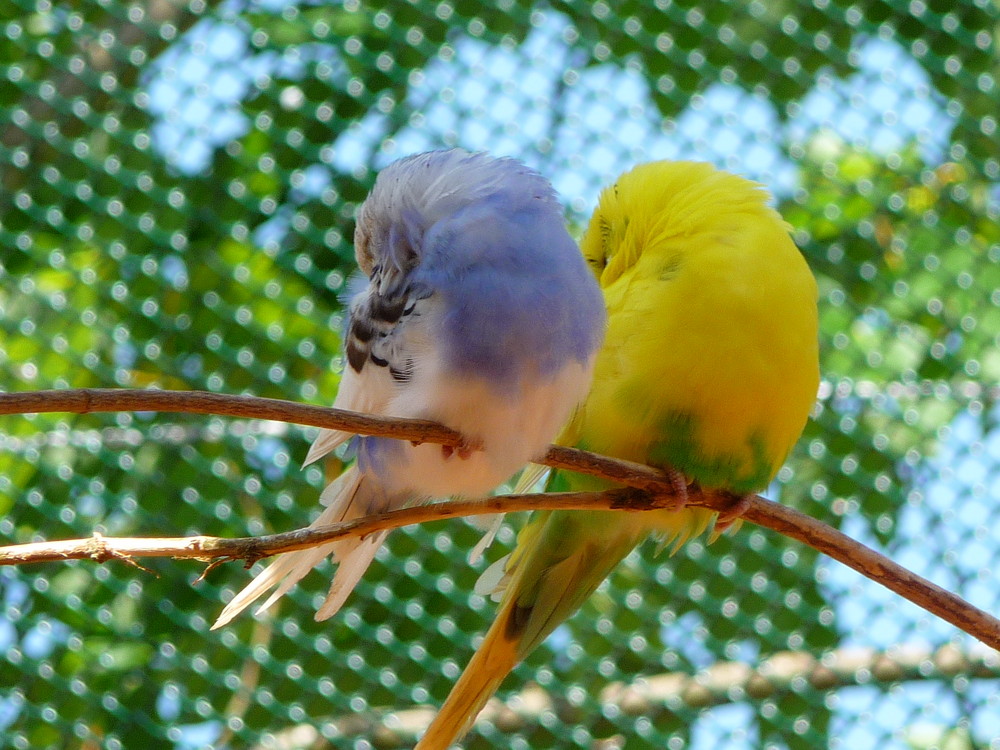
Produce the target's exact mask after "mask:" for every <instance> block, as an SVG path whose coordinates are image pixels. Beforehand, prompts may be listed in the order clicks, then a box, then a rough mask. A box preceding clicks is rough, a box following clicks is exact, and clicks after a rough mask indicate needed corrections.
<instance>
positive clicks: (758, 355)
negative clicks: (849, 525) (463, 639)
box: [417, 161, 819, 750]
mask: <svg viewBox="0 0 1000 750" xmlns="http://www.w3.org/2000/svg"><path fill="white" fill-rule="evenodd" d="M767 199H768V195H767V193H766V192H765V191H764V190H763V189H762V187H761V186H760V185H758V184H756V183H753V182H750V181H748V180H746V179H743V178H741V177H737V176H735V175H732V174H729V173H726V172H722V171H719V170H717V169H715V168H714V167H712V166H710V165H708V164H703V163H695V162H669V161H662V162H654V163H650V164H645V165H642V166H639V167H637V168H635V169H633V170H632V171H630V172H628V173H626V174H624V175H622V176H621V177H620V178H619V179H618V181H617V182H616V183H615V184H614V185H613V186H612V187H610V188H608V189H606V190H605V191H604V192H603V193H602V195H601V197H600V201H599V205H598V207H597V210H596V211H595V213H594V216H593V218H592V219H591V221H590V225H589V227H588V229H587V232H586V234H585V236H584V238H583V241H582V249H583V253H584V255H585V256H586V259H587V261H588V262H589V263H590V265H591V266H592V269H593V271H594V273H595V274H596V276H597V277H598V279H599V281H600V284H601V287H602V289H603V291H604V299H605V303H606V306H607V310H608V331H607V337H606V339H605V344H604V348H603V349H602V350H601V352H600V354H599V355H598V359H597V365H596V369H595V375H594V382H593V385H592V387H591V391H590V394H589V396H588V397H587V401H586V403H585V404H584V405H583V406H582V407H581V408H580V410H579V412H578V413H577V415H576V417H575V418H574V420H573V422H572V423H571V424H570V426H569V427H568V428H567V429H566V431H565V433H564V435H563V437H562V439H561V442H562V443H563V444H567V445H575V446H578V447H580V448H585V449H587V450H591V451H594V452H597V453H603V454H606V455H609V456H615V457H618V458H623V459H628V460H630V461H636V462H640V463H645V464H650V465H653V466H660V467H673V468H674V469H676V470H678V471H680V472H681V473H682V474H683V475H684V476H685V477H686V478H687V479H689V480H691V481H695V482H697V483H698V484H699V485H701V486H702V487H703V488H706V489H713V488H724V489H727V490H730V491H733V492H736V493H739V494H749V493H752V492H755V491H758V490H761V489H763V488H764V487H766V486H767V484H768V483H769V482H770V481H771V479H772V478H773V477H774V475H775V474H776V473H777V471H778V469H779V468H780V467H781V465H782V463H783V461H784V460H785V457H786V456H787V455H788V452H789V450H790V449H791V448H792V446H793V445H794V444H795V442H796V440H797V439H798V437H799V435H800V433H801V432H802V428H803V426H804V425H805V422H806V419H807V417H808V414H809V411H810V409H811V407H812V405H813V402H814V400H815V397H816V390H817V386H818V383H819V367H818V354H817V338H818V334H817V311H816V297H817V291H816V282H815V280H814V279H813V277H812V274H811V273H810V271H809V268H808V266H807V265H806V262H805V260H804V259H803V257H802V255H801V253H800V252H799V250H798V248H796V246H795V245H794V244H793V242H792V240H791V238H790V237H789V227H788V225H787V224H786V223H785V222H784V221H783V220H782V219H781V217H780V216H779V215H778V213H777V212H776V211H775V210H774V209H772V208H770V207H769V206H768V205H767ZM610 486H612V485H611V483H609V482H606V481H602V480H599V479H595V478H593V477H587V476H582V475H578V474H573V473H568V472H563V471H558V472H555V473H554V474H553V476H552V477H551V478H550V480H549V483H548V489H549V490H599V489H606V488H608V487H610ZM713 518H714V513H712V512H711V511H709V510H706V509H702V508H693V507H692V508H685V509H683V510H678V511H674V510H664V511H651V512H647V513H625V512H613V511H608V512H599V511H593V512H590V511H588V512H568V511H564V512H539V513H537V514H536V515H535V516H533V517H532V519H531V520H530V522H529V523H528V525H527V526H526V527H525V528H524V529H523V530H522V531H521V533H520V534H519V536H518V540H517V546H516V548H515V550H514V552H513V553H512V554H511V555H510V556H509V557H508V558H507V559H506V561H505V562H504V563H503V576H502V578H500V579H499V583H497V585H496V593H498V594H499V595H500V596H501V597H502V598H501V600H500V601H501V604H500V611H499V613H498V614H497V618H496V621H495V622H494V623H493V625H492V626H491V627H490V629H489V632H488V633H487V635H486V638H485V640H484V642H483V644H482V646H481V647H480V648H479V650H478V651H477V652H476V654H475V655H474V656H473V658H472V660H471V662H470V663H469V665H468V667H467V668H466V670H465V672H464V673H463V675H462V676H461V678H460V679H459V681H458V683H457V684H456V685H455V687H454V688H453V689H452V692H451V694H450V695H449V697H448V699H447V701H446V702H445V704H444V706H443V707H442V709H441V711H440V712H439V713H438V715H437V717H436V718H435V719H434V721H433V723H432V724H431V726H430V728H429V729H428V730H427V732H426V734H425V735H424V737H423V738H422V739H421V740H420V742H419V743H418V745H417V750H445V748H447V747H449V746H450V745H451V743H453V742H455V741H457V739H459V738H460V737H461V736H462V735H464V734H465V732H466V731H468V729H469V727H470V726H471V725H472V723H473V721H474V720H475V718H476V715H477V714H478V713H479V711H480V709H482V707H483V705H484V704H485V703H486V701H487V700H488V699H489V697H490V696H491V695H492V694H493V693H494V691H495V690H496V689H497V687H498V686H499V685H500V682H501V681H502V680H503V678H504V677H505V676H506V675H507V674H508V673H509V672H510V670H511V669H513V667H514V666H515V665H516V664H517V663H518V662H519V661H521V660H522V659H523V658H524V657H525V656H526V655H527V654H528V653H529V652H530V651H531V650H532V649H534V648H535V647H536V646H538V645H539V644H540V643H541V642H542V641H543V640H544V639H545V638H546V636H548V635H549V633H551V632H552V631H553V630H554V629H555V628H556V626H558V625H559V624H560V623H561V622H562V621H563V620H565V619H566V618H567V617H569V616H570V615H571V614H572V613H573V612H574V611H576V609H577V608H579V607H580V605H581V604H582V603H583V602H584V601H585V600H586V599H587V598H588V597H589V596H590V595H591V594H592V593H593V591H594V590H595V589H596V588H597V586H598V585H599V584H600V583H601V581H602V580H604V578H605V577H606V576H607V575H608V573H610V571H611V570H612V569H613V568H614V567H615V566H616V565H617V564H618V562H619V561H621V559H622V558H623V557H624V556H625V555H627V554H628V552H629V551H630V550H631V549H632V548H633V547H635V545H636V544H638V543H639V542H640V541H642V540H643V539H645V538H646V537H647V536H650V535H652V536H654V537H656V538H659V539H660V540H661V541H663V542H665V543H673V544H680V543H682V542H683V541H684V540H686V539H687V538H689V537H690V536H692V535H695V534H699V533H701V532H702V531H704V530H705V529H706V528H707V527H708V526H709V524H710V523H711V522H712V521H713Z"/></svg>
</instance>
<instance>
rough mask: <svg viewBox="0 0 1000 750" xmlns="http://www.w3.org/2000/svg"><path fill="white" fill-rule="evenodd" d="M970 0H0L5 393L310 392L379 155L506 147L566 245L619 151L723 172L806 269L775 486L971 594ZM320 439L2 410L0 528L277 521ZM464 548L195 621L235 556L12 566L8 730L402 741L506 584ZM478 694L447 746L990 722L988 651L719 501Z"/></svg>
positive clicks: (78, 738) (929, 734)
mask: <svg viewBox="0 0 1000 750" xmlns="http://www.w3.org/2000/svg"><path fill="white" fill-rule="evenodd" d="M998 7H1000V6H998V5H997V4H996V2H994V0H962V1H961V2H955V1H953V0H929V1H925V0H913V2H909V3H902V2H869V1H867V0H864V1H862V2H855V3H849V2H846V0H814V2H812V3H808V2H797V1H794V0H777V1H776V2H766V3H765V2H762V1H760V0H754V2H743V1H742V0H730V1H729V2H713V3H704V4H697V3H694V2H688V0H684V1H682V2H675V1H672V0H657V2H655V3H654V2H638V1H637V0H633V1H631V2H595V3H591V2H555V1H553V2H548V3H544V2H531V1H530V0H500V1H499V2H495V3H489V4H480V3H476V2H472V1H471V0H455V1H454V2H431V1H427V0H407V1H403V0H396V1H394V2H381V3H380V2H358V1H356V0H349V1H347V2H330V3H322V2H302V3H295V2H288V1H287V0H278V1H275V0H269V1H268V2H257V3H254V2H240V1H237V0H232V1H229V2H208V1H207V0H191V1H190V2H188V3H183V2H180V1H179V0H141V1H139V2H132V3H121V4H120V3H113V2H106V1H105V0H81V1H80V2H68V1H66V2H58V1H55V0H35V2H29V0H6V2H5V3H2V4H0V389H2V390H10V391H14V390H29V389H41V388H66V387H87V386H91V387H115V386H127V387H145V386H158V387H163V388H176V389H204V390H212V391H219V392H224V393H252V394H255V395H261V396H271V397H279V398H288V399H294V400H300V401H306V402H311V403H329V402H331V401H332V399H333V396H334V394H335V392H336V388H337V382H338V373H339V372H340V369H341V367H342V360H341V358H340V357H339V355H338V352H339V349H340V325H341V315H342V309H341V301H340V299H339V297H338V293H339V292H341V291H342V288H343V285H344V281H345V278H346V277H347V276H349V275H350V273H351V272H352V270H353V256H352V252H353V251H352V248H351V244H350V240H351V237H352V232H353V215H354V209H355V207H356V205H357V203H358V202H359V201H360V200H362V199H363V197H364V195H365V194H366V192H367V190H368V188H369V187H370V185H371V183H372V181H373V179H374V177H375V174H376V173H377V171H378V170H379V169H380V168H381V167H383V166H384V165H386V164H387V163H389V162H390V161H392V160H394V159H396V158H398V157H400V156H403V155H406V154H409V153H413V152H417V151H422V150H427V149H432V148H441V147H447V146H462V147H465V148H467V149H485V150H489V151H491V152H493V153H495V154H503V155H510V156H515V157H517V158H519V159H521V160H523V161H525V162H527V163H528V164H530V165H531V166H533V167H535V168H537V169H538V170H540V171H541V172H542V173H543V174H545V175H546V176H548V177H549V178H550V179H551V180H552V182H553V183H554V185H555V186H556V188H557V190H558V191H559V194H560V196H561V198H562V200H563V202H564V205H565V206H566V212H567V219H568V221H569V222H570V225H571V227H572V228H573V231H574V233H579V231H580V230H581V229H582V227H583V225H584V223H585V222H586V219H587V216H588V214H589V212H590V211H591V209H592V208H593V206H594V203H595V201H596V197H597V194H598V192H599V190H600V189H601V188H602V187H603V186H605V185H607V184H609V183H610V182H611V181H612V180H613V179H614V178H615V177H616V176H617V174H619V173H620V172H621V171H624V170H625V169H627V168H629V167H630V166H632V165H634V164H635V163H637V162H641V161H645V160H650V159H659V158H682V159H697V160H705V161H711V162H713V163H715V164H718V165H719V166H722V167H725V168H727V169H730V170H732V171H735V172H737V173H740V174H743V175H746V176H748V177H751V178H753V179H755V180H758V181H760V182H762V183H764V184H766V185H767V186H768V187H769V188H770V190H771V192H772V193H773V195H774V197H775V204H776V205H777V206H778V207H779V209H780V210H781V211H782V213H783V214H784V215H785V217H786V218H787V219H788V221H789V222H790V224H791V225H792V227H793V232H794V236H795V239H796V241H797V242H798V244H799V246H800V247H801V248H802V250H803V252H804V253H805V255H806V257H807V259H808V260H809V263H810V265H811V266H812V268H813V270H814V272H815V274H816V276H817V279H818V281H819V285H820V290H821V298H820V312H821V327H822V330H821V337H822V341H821V356H822V369H823V373H824V380H823V384H822V387H821V391H820V394H819V400H818V403H817V407H816V410H815V412H814V417H815V419H814V420H813V421H812V422H811V423H810V425H809V426H808V428H807V430H806V434H805V436H804V437H803V439H802V441H801V443H800V444H799V446H798V448H797V449H796V451H795V453H794V455H793V456H792V457H791V459H790V460H789V463H788V465H787V466H786V468H785V469H784V470H783V471H782V472H781V474H780V477H779V482H778V483H777V484H776V485H775V486H774V487H772V488H771V489H770V491H769V493H768V494H769V495H770V496H771V497H773V498H775V499H780V500H781V501H783V502H786V503H789V504H792V505H794V506H796V507H798V508H800V509H802V510H804V511H806V512H808V513H810V514H812V515H815V516H817V517H819V518H822V519H823V520H825V521H827V522H828V523H831V524H834V525H836V526H838V527H840V528H842V529H843V530H844V531H846V532H848V533H849V534H851V535H852V536H854V537H856V538H858V539H861V540H863V541H864V542H866V543H868V544H870V545H872V546H874V547H876V548H878V549H880V550H882V551H884V552H886V553H887V554H889V555H890V556H892V557H893V558H894V559H896V560H898V561H900V562H901V563H903V564H905V565H907V566H908V567H910V568H911V569H913V570H915V571H917V572H919V573H921V574H923V575H926V576H928V577H930V578H931V579H933V580H934V581H935V582H937V583H939V584H941V585H943V586H945V587H947V588H949V589H951V590H953V591H956V592H957V593H959V594H960V595H962V596H963V597H965V598H967V599H968V600H969V601H971V602H973V603H974V604H976V605H978V606H980V607H982V608H984V609H986V610H988V611H992V612H994V613H1000V577H998V575H997V573H996V570H997V568H998V567H1000V521H998V520H997V516H996V515H995V508H996V507H997V503H998V501H1000V427H998V423H1000V407H998V406H997V397H998V395H1000V387H998V383H1000V291H998V289H1000V221H998V219H1000V136H998V133H997V118H998V115H1000V104H998V103H1000V80H998V77H1000V52H998V42H1000V37H998V33H1000V25H998V24H1000V10H998ZM311 435H312V432H311V431H310V430H308V429H299V428H295V427H287V426H285V425H277V424H274V423H260V422H247V421H239V420H228V419H227V420H223V419H212V418H205V417H197V416H185V415H166V414H164V415H157V414H148V413H145V414H143V413H140V414H121V415H90V416H79V417H71V416H60V415H40V416H34V417H2V418H0V515H2V518H0V537H2V538H3V539H4V540H7V541H9V542H11V543H13V542H26V541H32V540H38V539H58V538H72V537H78V536H88V535H90V534H91V533H92V532H93V531H94V530H98V531H100V532H102V533H105V534H108V535H136V536H138V535H142V536H150V535H164V536H169V535H182V534H191V533H207V534H217V535H227V536H237V535H246V534H261V533H265V532H271V531H283V530H289V529H293V528H296V527H299V526H302V525H304V524H305V523H307V522H308V521H309V520H310V519H311V518H312V517H313V515H314V514H315V512H316V506H317V496H318V492H319V490H320V488H321V486H322V484H323V481H324V478H323V476H322V473H321V470H320V469H317V468H315V467H311V468H309V469H308V470H305V471H302V470H300V469H299V468H298V467H299V465H300V464H301V461H302V459H303V457H304V455H305V452H306V447H307V445H308V441H309V439H310V437H311ZM330 470H331V471H335V470H336V467H331V469H330ZM512 522H513V523H514V524H515V526H516V524H517V523H518V522H519V519H513V521H512ZM477 538H478V534H477V532H476V530H475V529H474V528H473V527H472V526H470V525H468V524H466V523H465V522H462V521H452V522H447V523H438V524H434V525H430V526H426V527H423V528H419V529H408V530H405V531H400V532H395V533H394V534H393V535H392V537H391V539H390V543H389V544H388V546H387V548H385V549H383V550H382V553H381V554H380V555H379V558H378V561H377V562H376V564H375V565H374V566H373V568H372V569H371V571H370V572H369V575H368V576H367V577H366V579H365V581H364V582H363V583H362V585H361V586H359V588H358V590H357V592H356V594H355V595H354V596H353V597H352V599H351V600H350V601H349V603H348V606H347V607H345V609H344V610H343V611H342V612H341V614H340V615H339V616H338V617H337V618H336V619H334V620H332V621H329V622H327V623H323V624H317V623H315V622H314V621H313V620H312V614H313V611H314V607H315V605H316V604H317V602H318V601H319V600H321V598H322V594H323V592H324V591H325V588H326V585H327V583H328V581H329V577H330V568H329V567H325V568H323V569H321V570H320V572H318V573H314V574H312V575H311V576H310V577H309V578H308V579H307V580H306V581H305V582H304V583H303V584H302V585H300V586H299V587H298V588H297V589H296V590H295V591H294V592H293V593H292V594H291V595H290V596H289V597H288V598H287V600H286V601H285V602H284V603H282V605H281V606H280V607H279V608H277V610H276V613H275V614H274V615H273V616H271V617H267V618H263V619H260V620H254V619H253V618H252V617H249V616H244V617H243V618H242V619H240V620H238V621H237V622H236V623H235V624H233V625H231V626H229V627H227V628H225V629H223V630H221V631H213V632H209V630H208V627H209V624H210V623H211V622H212V621H213V620H214V619H215V617H216V616H217V614H218V613H219V611H220V609H221V605H222V603H223V602H224V601H227V600H228V598H229V597H230V596H232V594H233V593H234V592H235V591H237V590H239V589H240V588H241V587H242V586H243V585H244V584H245V583H246V582H247V580H248V579H249V576H250V575H251V573H252V572H253V571H250V572H247V571H245V570H243V569H242V567H240V566H239V565H238V564H230V565H228V566H223V567H220V568H216V569H214V570H212V571H211V572H210V573H209V574H208V576H207V578H206V580H204V581H200V582H199V581H196V579H197V578H198V576H199V575H200V574H201V572H202V570H203V566H201V565H197V564H193V563H190V562H170V561H164V560H153V561H144V562H143V564H144V565H145V566H146V567H147V568H148V570H139V569H137V568H135V567H132V566H129V565H127V564H125V563H118V564H106V565H97V564H94V563H90V562H72V563H66V564H47V565H42V566H35V567H23V568H20V569H17V568H0V608H2V610H0V611H2V614H3V616H2V618H0V748H18V749H27V748H32V749H34V748H49V747H51V748H80V749H81V750H83V749H84V748H86V749H88V750H89V749H90V748H102V749H103V748H107V749H109V750H114V749H116V748H123V749H125V750H133V748H142V749H143V750H153V748H170V749H171V750H180V749H183V748H200V747H219V748H223V747H232V748H276V749H277V748H282V749H285V748H287V749H289V750H291V749H293V748H303V749H304V748H310V749H311V750H319V749H320V748H338V749H339V748H357V749H359V750H361V749H364V750H368V749H369V748H394V747H408V746H410V745H412V742H413V740H414V738H415V733H414V732H415V728H419V726H420V720H421V717H423V716H424V715H423V714H420V713H415V712H414V711H413V709H416V708H419V707H421V706H436V705H439V704H440V702H441V701H442V700H443V697H444V695H445V694H446V693H447V691H448V688H449V687H450V685H451V684H452V683H453V681H454V679H455V678H456V677H457V675H458V673H459V671H460V669H461V667H462V666H463V665H464V663H465V662H466V661H467V659H468V657H469V656H470V654H471V653H472V649H473V647H474V645H475V643H476V637H477V635H478V634H480V633H482V632H483V630H484V629H485V627H486V626H487V624H488V623H489V621H490V619H491V617H492V613H493V611H494V605H493V603H492V602H488V601H485V600H484V599H482V598H481V597H478V596H476V595H474V594H473V593H472V586H473V583H474V581H475V580H476V578H477V576H478V574H479V572H480V569H481V566H480V567H472V566H470V565H469V564H468V563H467V561H466V555H467V553H468V550H469V549H470V548H471V546H472V544H474V542H475V541H476V540H477ZM499 541H500V543H499V544H498V545H495V548H494V550H493V551H492V553H491V555H490V558H491V559H495V557H497V556H499V555H500V554H502V552H503V551H504V549H505V548H509V546H510V545H511V543H512V541H513V531H512V530H511V529H505V530H504V531H503V532H502V533H501V535H500V540H499ZM820 664H822V665H823V666H824V667H825V668H826V670H825V671H822V672H820V671H817V665H820ZM739 665H748V666H749V667H752V668H755V669H759V670H760V673H761V675H762V676H763V677H764V678H765V679H764V680H760V679H758V680H756V681H755V682H753V683H752V684H747V683H746V682H745V681H741V679H740V678H739V674H740V671H739V670H738V669H736V668H735V667H738V666H739ZM685 676H687V677H688V678H689V679H686V680H685V679H684V677H685ZM624 687H628V688H635V689H636V690H633V691H632V692H631V693H629V695H631V696H632V698H631V699H628V700H626V699H625V698H623V697H622V696H623V692H622V688H624ZM626 692H628V691H626ZM636 696H640V698H641V699H640V698H637V697H636ZM499 697H500V698H501V699H503V700H505V701H507V702H508V705H509V706H510V708H512V709H513V712H506V713H503V712H501V713H497V712H496V711H494V712H493V713H492V714H491V716H492V720H490V721H484V722H481V723H480V724H479V725H477V727H476V729H475V730H474V732H473V733H472V734H471V735H470V736H469V738H468V739H467V740H466V743H465V747H467V748H469V750H473V749H475V750H480V749H485V748H516V749H518V750H528V749H529V748H530V749H532V750H534V749H535V748H570V747H572V748H593V749H594V750H611V749H612V748H627V749H628V750H632V749H633V748H636V749H638V748H658V749H659V748H668V749H669V750H681V749H683V748H698V749H701V748H706V749H707V748H713V749H715V748H726V749H732V750H735V749H737V748H794V749H796V750H798V749H799V748H801V749H802V750H806V749H809V750H812V749H814V748H819V747H830V748H845V749H847V748H849V749H850V750H855V748H891V749H897V748H898V749H900V750H902V749H904V748H905V749H907V750H910V749H912V750H930V749H931V748H941V749H942V750H974V749H978V748H992V749H994V750H996V749H998V748H1000V739H998V738H1000V660H998V658H997V655H996V654H995V652H991V651H989V650H988V649H986V648H985V647H983V646H982V645H981V644H978V643H977V642H975V641H974V640H973V639H971V638H969V637H967V636H964V635H962V634H961V633H959V632H958V631H956V630H955V629H954V628H953V627H951V626H949V625H947V624H945V623H943V622H941V621H939V620H937V619H936V618H934V617H932V616H930V615H928V614H926V613H924V612H923V611H921V610H919V609H918V608H916V607H915V606H913V605H910V604H908V603H906V602H904V601H902V600H901V599H899V598H898V597H896V596H895V595H893V594H890V593H888V592H887V591H885V590H883V589H881V588H879V587H877V586H875V585H874V584H871V583H869V582H868V581H867V580H866V579H863V578H862V577H860V576H859V575H857V574H855V573H853V572H851V571H849V570H847V569H846V568H844V567H842V566H840V565H839V564H836V563H832V562H829V561H828V560H826V559H825V558H822V557H820V556H819V555H818V554H816V553H815V552H813V551H812V550H811V549H809V548H804V547H802V546H800V545H798V544H797V543H793V542H790V541H788V540H786V539H784V538H782V537H780V536H778V535H776V534H773V533H771V532H765V531H762V530H757V529H754V528H753V527H750V526H746V527H744V529H743V531H742V532H741V533H740V534H739V535H737V536H736V537H734V538H726V539H722V540H720V541H718V542H716V543H714V544H712V545H708V546H706V545H705V544H703V543H702V542H694V543H691V544H689V545H688V546H687V547H686V548H685V549H684V550H682V551H681V552H680V553H679V554H677V555H676V556H675V557H673V558H670V557H667V556H656V555H655V550H654V549H653V548H652V546H650V547H649V548H646V547H643V548H641V550H640V551H639V552H637V553H633V555H632V556H630V557H629V558H628V559H627V560H626V562H625V563H624V564H622V565H621V566H620V568H619V569H618V571H617V572H616V573H615V574H614V575H613V576H612V577H611V579H610V580H609V582H608V584H606V585H605V586H604V587H603V588H602V589H601V590H600V591H599V592H598V594H597V595H595V596H594V597H593V599H592V600H591V601H590V602H589V603H588V604H587V605H586V606H585V607H584V608H583V609H582V610H581V611H580V613H579V614H578V615H577V616H576V617H574V618H573V619H572V620H571V621H570V622H569V623H568V624H566V625H564V626H563V627H561V628H560V629H559V630H557V631H556V633H554V634H553V636H552V637H551V638H550V639H549V640H548V641H547V642H546V644H545V646H543V647H542V648H539V649H538V650H537V651H536V652H535V653H534V654H533V655H532V656H531V657H530V658H529V659H528V660H527V662H526V663H525V664H523V665H521V666H520V667H519V668H518V669H517V670H516V671H515V674H514V676H513V677H511V678H510V679H508V681H507V682H505V683H504V686H503V688H502V689H501V690H500V693H499Z"/></svg>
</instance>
